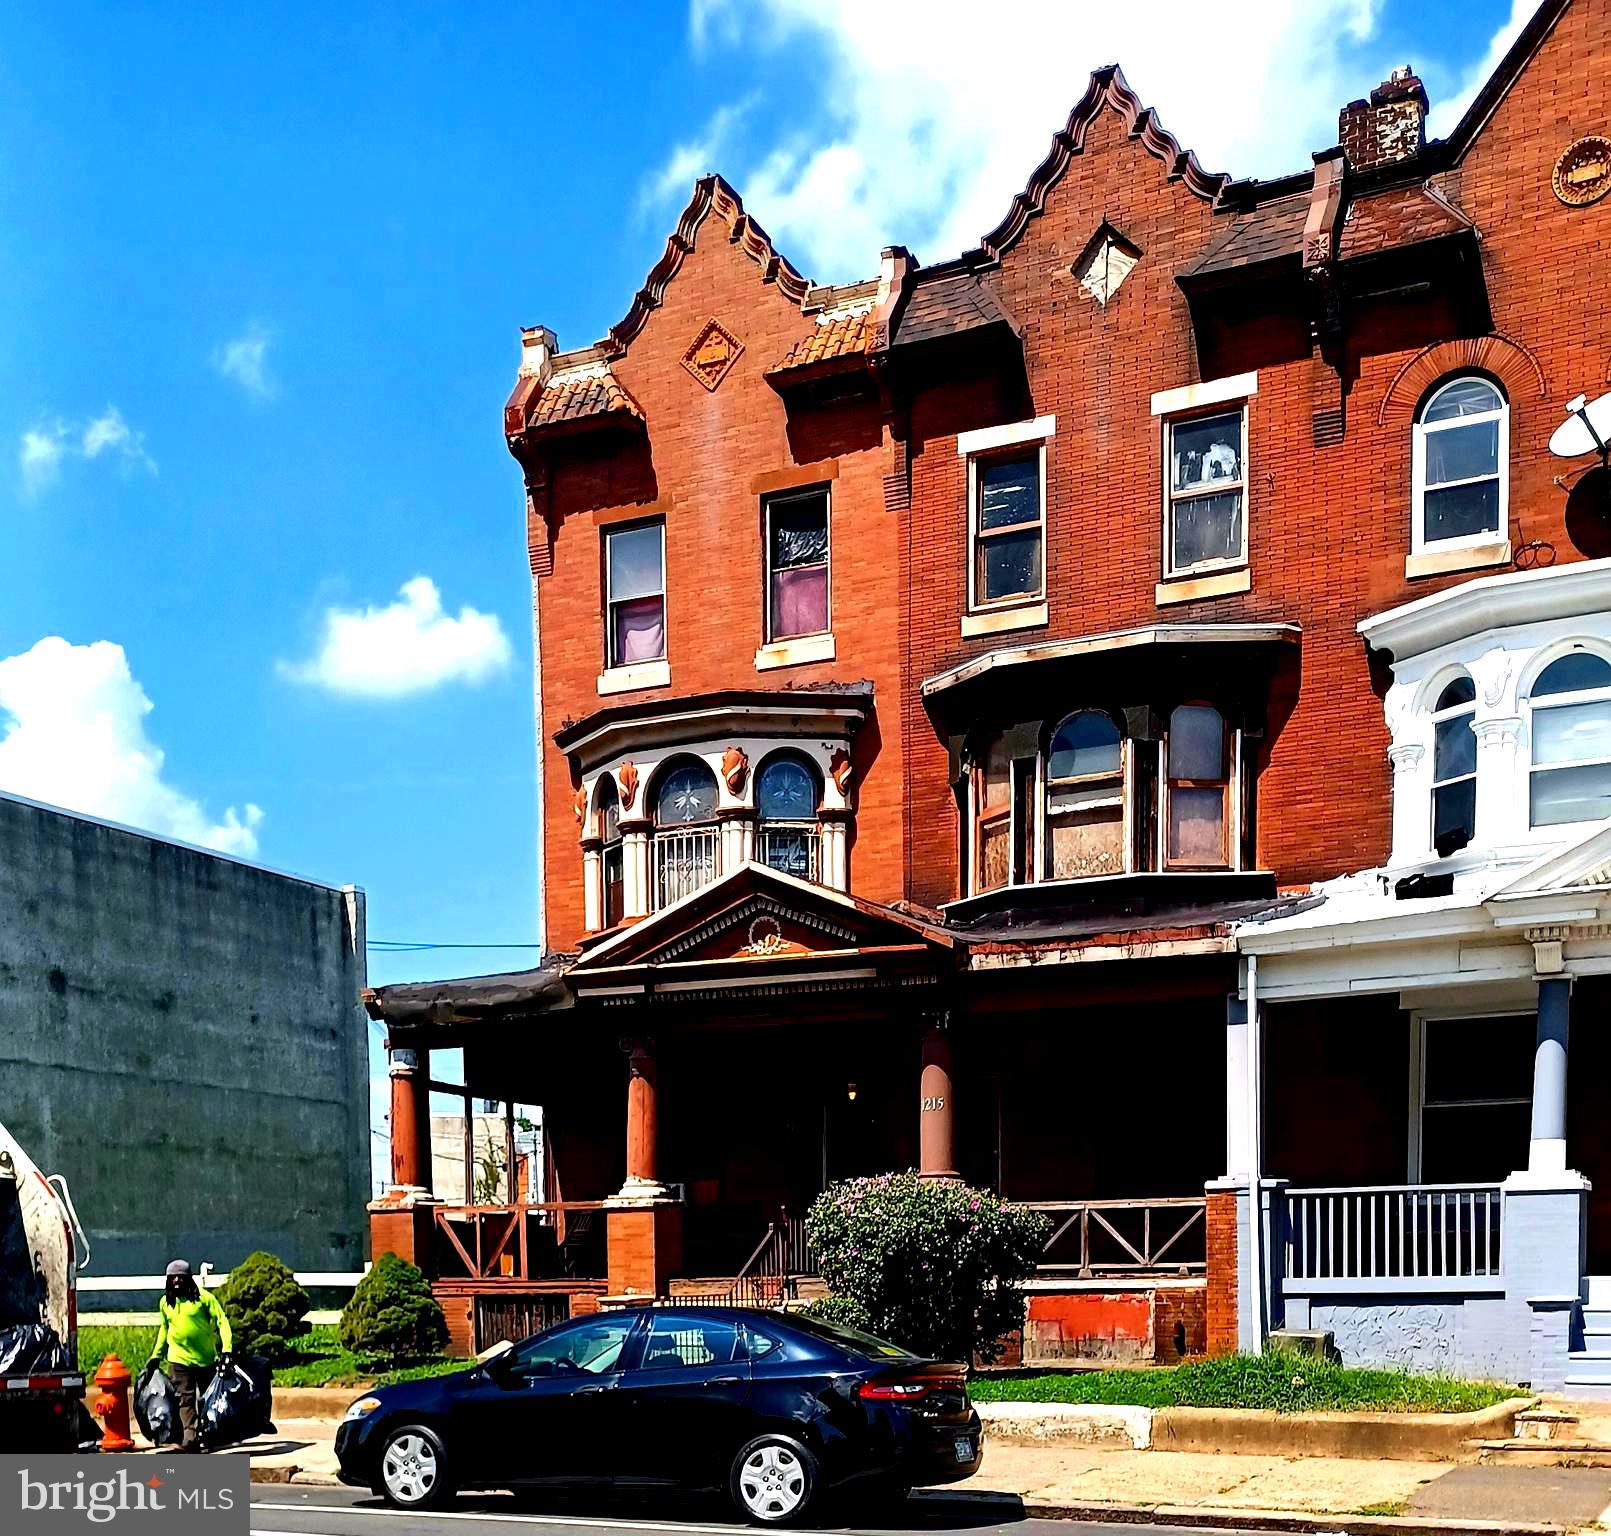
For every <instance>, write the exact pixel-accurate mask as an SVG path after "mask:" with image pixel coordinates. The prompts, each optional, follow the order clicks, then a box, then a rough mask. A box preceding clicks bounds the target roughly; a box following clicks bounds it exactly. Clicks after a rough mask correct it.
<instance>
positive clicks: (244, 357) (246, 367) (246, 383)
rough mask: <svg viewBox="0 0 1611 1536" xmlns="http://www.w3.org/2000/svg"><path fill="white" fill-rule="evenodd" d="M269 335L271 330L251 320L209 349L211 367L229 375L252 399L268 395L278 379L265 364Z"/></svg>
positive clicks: (271, 396) (274, 391) (262, 398)
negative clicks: (219, 345)
mask: <svg viewBox="0 0 1611 1536" xmlns="http://www.w3.org/2000/svg"><path fill="white" fill-rule="evenodd" d="M273 339H274V336H273V333H272V332H271V331H269V330H268V328H267V327H266V326H264V325H261V324H259V323H258V322H257V321H255V320H254V321H253V322H252V323H251V324H250V325H248V326H247V327H246V329H245V330H244V331H242V332H241V334H240V335H239V336H237V337H235V338H234V339H233V340H231V341H226V342H225V343H224V344H223V345H222V346H221V347H219V348H218V349H217V350H216V351H215V352H214V353H213V367H214V368H216V369H217V370H218V372H219V373H221V374H222V375H223V376H224V377H225V378H226V379H233V380H234V381H235V382H236V383H237V384H239V385H240V387H241V388H242V389H244V390H245V391H246V393H247V394H248V395H250V396H251V397H252V399H254V400H269V399H272V398H273V397H274V395H275V393H276V391H277V390H278V389H279V381H278V380H277V379H275V377H274V375H273V374H272V373H271V372H270V371H269V366H268V349H269V343H270V342H271V341H273Z"/></svg>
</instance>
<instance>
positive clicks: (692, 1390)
mask: <svg viewBox="0 0 1611 1536" xmlns="http://www.w3.org/2000/svg"><path fill="white" fill-rule="evenodd" d="M739 1317H740V1315H739V1314H738V1313H737V1312H734V1313H733V1314H732V1315H731V1316H725V1317H724V1316H721V1315H719V1314H713V1313H712V1312H710V1311H700V1312H679V1311H671V1310H661V1309H656V1310H655V1311H653V1312H651V1313H650V1314H649V1317H648V1323H647V1327H648V1331H647V1333H646V1334H645V1336H644V1339H643V1344H642V1350H641V1354H640V1357H639V1363H638V1365H637V1368H636V1369H634V1370H630V1371H628V1372H627V1373H626V1375H625V1377H624V1378H623V1379H622V1382H621V1385H620V1387H619V1389H618V1397H619V1400H620V1402H621V1405H622V1412H621V1413H620V1414H619V1416H618V1422H619V1423H620V1426H621V1430H622V1438H621V1440H620V1442H619V1444H618V1446H617V1461H616V1467H617V1470H618V1471H619V1474H620V1475H621V1476H623V1477H631V1478H643V1479H646V1480H649V1481H653V1482H685V1481H686V1482H691V1483H696V1484H700V1485H705V1486H712V1487H714V1486H720V1485H721V1484H723V1483H724V1481H725V1479H726V1477H727V1470H728V1467H729V1466H730V1465H731V1463H732V1459H733V1457H734V1455H735V1454H736V1453H737V1451H738V1448H739V1446H740V1445H742V1444H743V1442H744V1441H745V1439H746V1438H748V1435H749V1433H750V1430H749V1424H748V1420H747V1418H746V1417H745V1411H744V1410H745V1403H746V1402H747V1400H748V1398H749V1392H750V1366H749V1359H748V1356H747V1354H746V1351H745V1349H744V1341H743V1333H742V1331H741V1329H740V1325H739Z"/></svg>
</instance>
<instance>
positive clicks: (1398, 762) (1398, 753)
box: [1387, 741, 1426, 773]
mask: <svg viewBox="0 0 1611 1536" xmlns="http://www.w3.org/2000/svg"><path fill="white" fill-rule="evenodd" d="M1425 756H1426V748H1425V747H1424V746H1423V745H1422V744H1421V743H1420V742H1418V741H1395V742H1394V743H1393V745H1392V746H1390V747H1389V748H1388V749H1387V759H1388V761H1389V762H1390V763H1392V765H1393V770H1394V772H1395V773H1408V772H1409V771H1410V769H1412V768H1414V767H1415V766H1416V764H1417V763H1419V762H1420V761H1421V759H1422V758H1423V757H1425Z"/></svg>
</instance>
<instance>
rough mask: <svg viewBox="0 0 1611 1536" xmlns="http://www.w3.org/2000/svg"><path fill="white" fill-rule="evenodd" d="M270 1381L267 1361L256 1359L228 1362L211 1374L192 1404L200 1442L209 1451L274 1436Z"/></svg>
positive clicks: (249, 1358) (270, 1373)
mask: <svg viewBox="0 0 1611 1536" xmlns="http://www.w3.org/2000/svg"><path fill="white" fill-rule="evenodd" d="M271 1378H272V1371H271V1369H270V1367H269V1363H268V1361H267V1360H264V1359H262V1358H261V1357H260V1356H258V1355H247V1356H245V1357H244V1358H241V1359H236V1360H231V1361H230V1363H229V1364H228V1365H221V1366H219V1368H218V1369H217V1370H216V1371H214V1372H213V1375H212V1380H211V1381H209V1382H208V1383H207V1385H206V1386H205V1387H203V1388H202V1389H201V1397H200V1399H199V1401H198V1402H197V1404H196V1413H197V1416H198V1417H199V1418H200V1420H201V1438H202V1440H203V1442H204V1443H205V1444H206V1445H207V1446H208V1447H209V1448H211V1447H214V1446H220V1445H234V1444H235V1443H236V1442H237V1441H240V1440H250V1439H251V1438H252V1436H253V1435H269V1434H273V1433H274V1425H273V1423H272V1422H271V1421H270V1419H269V1410H270V1408H271V1407H272V1406H273V1391H272V1388H271V1387H270V1381H271Z"/></svg>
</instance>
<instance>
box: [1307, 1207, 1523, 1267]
mask: <svg viewBox="0 0 1611 1536" xmlns="http://www.w3.org/2000/svg"><path fill="white" fill-rule="evenodd" d="M1286 1206H1287V1219H1286V1269H1285V1274H1286V1277H1287V1279H1288V1280H1292V1281H1307V1280H1318V1281H1331V1280H1346V1281H1372V1280H1406V1279H1409V1280H1448V1281H1458V1280H1470V1279H1478V1278H1483V1279H1487V1278H1492V1277H1494V1276H1496V1275H1498V1274H1499V1273H1500V1266H1501V1264H1502V1262H1503V1257H1504V1251H1503V1235H1504V1192H1503V1190H1502V1189H1501V1187H1500V1186H1499V1185H1498V1184H1387V1185H1377V1186H1375V1187H1374V1188H1341V1187H1339V1188H1333V1189H1289V1190H1288V1191H1287V1192H1286Z"/></svg>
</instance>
